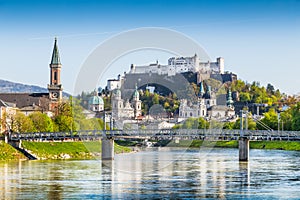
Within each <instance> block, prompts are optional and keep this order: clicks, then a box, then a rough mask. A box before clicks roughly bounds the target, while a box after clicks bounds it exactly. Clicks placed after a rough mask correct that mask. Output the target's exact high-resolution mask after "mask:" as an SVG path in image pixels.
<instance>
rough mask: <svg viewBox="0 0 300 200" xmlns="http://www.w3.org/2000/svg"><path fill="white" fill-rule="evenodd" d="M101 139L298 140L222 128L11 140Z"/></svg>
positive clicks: (291, 134)
mask: <svg viewBox="0 0 300 200" xmlns="http://www.w3.org/2000/svg"><path fill="white" fill-rule="evenodd" d="M102 137H112V138H114V139H150V140H172V139H180V140H210V141H230V140H239V138H240V137H245V138H247V139H249V140H252V141H268V140H282V141H300V132H298V131H279V132H277V131H263V130H255V131H247V132H246V133H245V134H244V135H243V136H241V135H240V130H223V129H209V130H207V129H176V130H173V129H163V130H113V131H103V130H92V131H77V132H42V133H12V134H11V135H10V140H29V141H57V140H60V141H66V140H99V139H101V138H102Z"/></svg>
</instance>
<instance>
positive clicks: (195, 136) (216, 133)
mask: <svg viewBox="0 0 300 200" xmlns="http://www.w3.org/2000/svg"><path fill="white" fill-rule="evenodd" d="M100 139H101V141H102V147H101V148H102V160H113V159H114V140H119V139H122V140H124V139H125V140H126V139H128V140H146V139H148V140H157V141H159V140H175V141H178V140H204V141H230V140H237V141H239V160H240V161H248V159H249V141H269V140H281V141H300V131H299V132H295V131H263V130H254V131H252V130H251V131H250V130H243V129H241V130H225V129H161V130H153V129H147V130H108V131H105V130H92V131H76V132H51V133H45V132H41V133H11V134H10V135H9V138H8V140H9V141H10V142H11V143H15V144H17V143H18V144H20V141H22V140H27V141H75V140H79V141H89V140H100Z"/></svg>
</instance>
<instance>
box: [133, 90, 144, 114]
mask: <svg viewBox="0 0 300 200" xmlns="http://www.w3.org/2000/svg"><path fill="white" fill-rule="evenodd" d="M132 106H133V108H134V116H135V117H138V116H140V115H142V101H141V100H140V94H139V91H138V89H137V86H135V90H134V93H133V99H132Z"/></svg>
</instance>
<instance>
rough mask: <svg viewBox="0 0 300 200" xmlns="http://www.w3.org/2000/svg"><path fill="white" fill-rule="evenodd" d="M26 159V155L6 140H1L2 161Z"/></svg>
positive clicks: (0, 155)
mask: <svg viewBox="0 0 300 200" xmlns="http://www.w3.org/2000/svg"><path fill="white" fill-rule="evenodd" d="M19 159H26V157H25V156H24V155H23V154H21V153H20V152H18V151H17V150H16V149H14V148H13V147H12V146H10V145H9V144H6V143H5V142H4V141H0V161H9V160H19Z"/></svg>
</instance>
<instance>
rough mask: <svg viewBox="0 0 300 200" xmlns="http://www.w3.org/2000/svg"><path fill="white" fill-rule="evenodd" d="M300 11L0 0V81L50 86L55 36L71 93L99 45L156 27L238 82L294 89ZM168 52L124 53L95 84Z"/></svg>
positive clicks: (255, 5) (211, 2) (210, 3)
mask: <svg viewBox="0 0 300 200" xmlns="http://www.w3.org/2000/svg"><path fill="white" fill-rule="evenodd" d="M299 10H300V0H273V1H272V0H251V1H246V0H240V1H237V0H236V1H233V0H232V1H225V0H224V1H219V0H185V1H183V0H172V1H169V0H165V1H155V0H131V1H126V0H115V1H111V0H107V1H106V0H105V1H96V0H89V1H85V0H59V1H58V0H52V1H50V0H40V1H38V0H26V1H17V0H0V30H1V31H0V67H1V73H0V79H4V80H9V81H14V82H20V83H25V84H31V85H38V86H41V87H47V84H48V83H49V63H50V58H51V54H52V48H53V43H54V37H58V47H59V51H60V56H61V62H62V65H63V68H62V75H61V76H62V77H61V79H62V84H63V87H64V90H65V91H66V92H69V93H73V91H74V87H75V83H76V80H77V76H78V74H79V72H80V70H81V68H82V65H83V64H84V63H85V61H86V59H87V58H88V57H89V55H90V54H91V53H92V52H93V51H94V50H95V49H96V48H97V47H98V46H99V45H101V44H102V43H103V42H105V41H107V40H108V39H110V38H112V37H114V36H115V35H118V34H120V33H122V32H124V31H128V30H132V29H136V28H142V27H160V28H167V29H171V30H174V31H177V32H180V33H181V34H184V35H186V36H187V37H190V38H192V39H193V40H195V41H196V42H197V43H198V44H199V45H201V46H202V47H203V49H205V51H206V52H207V54H208V55H209V56H210V58H211V59H212V60H215V59H216V58H217V57H223V58H224V59H225V70H226V71H230V72H233V73H236V74H237V75H238V78H239V79H242V80H244V81H247V82H250V83H251V82H253V81H258V82H260V83H261V85H267V84H268V83H271V84H272V85H274V87H275V88H276V89H280V91H281V92H284V93H287V94H291V95H292V94H297V93H299V92H300V87H299V86H300V78H299V76H300V62H298V61H299V59H300V56H299V53H300V12H299ZM170 55H171V54H169V53H165V52H160V51H149V50H145V51H142V52H138V53H132V54H130V55H129V54H128V55H127V56H123V57H122V58H120V59H119V60H116V61H114V62H113V64H112V65H114V66H113V67H111V68H112V69H113V70H106V73H104V74H103V76H102V77H99V79H100V80H99V84H101V86H102V87H103V85H104V84H105V83H106V80H107V79H109V78H116V77H117V75H118V74H122V73H123V72H124V71H126V70H127V71H128V70H129V67H130V63H135V64H141V65H142V64H149V63H150V62H156V60H159V62H160V63H162V64H166V63H167V59H168V57H169V56H170ZM185 56H192V55H185ZM99 60H101V56H100V57H99ZM108 67H110V66H108ZM93 89H94V88H91V89H90V90H93Z"/></svg>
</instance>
